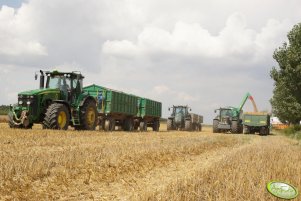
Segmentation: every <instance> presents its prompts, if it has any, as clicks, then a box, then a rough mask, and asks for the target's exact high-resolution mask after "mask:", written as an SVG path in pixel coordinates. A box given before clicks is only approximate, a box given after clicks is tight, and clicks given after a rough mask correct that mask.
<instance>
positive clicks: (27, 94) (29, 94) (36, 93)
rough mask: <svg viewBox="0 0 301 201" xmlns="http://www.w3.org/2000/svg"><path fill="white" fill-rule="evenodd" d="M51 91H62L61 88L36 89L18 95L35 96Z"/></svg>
mask: <svg viewBox="0 0 301 201" xmlns="http://www.w3.org/2000/svg"><path fill="white" fill-rule="evenodd" d="M51 92H52V93H60V90H59V89H34V90H29V91H23V92H20V93H19V94H18V95H19V96H20V95H22V96H33V95H40V94H44V93H51Z"/></svg>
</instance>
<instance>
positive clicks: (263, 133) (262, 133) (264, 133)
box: [259, 127, 267, 135]
mask: <svg viewBox="0 0 301 201" xmlns="http://www.w3.org/2000/svg"><path fill="white" fill-rule="evenodd" d="M259 134H260V135H267V129H266V127H261V128H260V130H259Z"/></svg>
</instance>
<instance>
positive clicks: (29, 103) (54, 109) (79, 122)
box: [8, 70, 98, 130]
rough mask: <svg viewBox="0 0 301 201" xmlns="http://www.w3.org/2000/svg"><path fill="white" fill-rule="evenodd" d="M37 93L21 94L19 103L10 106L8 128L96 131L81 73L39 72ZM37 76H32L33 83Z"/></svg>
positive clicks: (92, 107) (93, 104) (92, 106)
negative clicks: (40, 127)
mask: <svg viewBox="0 0 301 201" xmlns="http://www.w3.org/2000/svg"><path fill="white" fill-rule="evenodd" d="M40 73H41V74H40V89H36V90H30V91H25V92H21V93H19V94H18V103H17V104H15V105H13V106H12V105H11V106H10V111H9V113H8V116H9V126H10V127H11V128H24V129H30V128H32V126H33V124H35V123H38V124H42V126H43V128H44V129H61V130H66V129H68V126H72V127H74V128H75V129H77V130H95V127H96V125H97V123H98V113H97V109H96V108H97V105H96V104H97V103H96V101H95V98H93V97H92V96H90V95H89V94H88V93H87V92H84V91H83V79H84V76H83V75H82V74H81V73H80V72H58V71H56V70H55V71H45V72H43V71H42V70H40ZM37 77H38V75H37V74H35V79H37Z"/></svg>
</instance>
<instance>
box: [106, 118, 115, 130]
mask: <svg viewBox="0 0 301 201" xmlns="http://www.w3.org/2000/svg"><path fill="white" fill-rule="evenodd" d="M104 130H105V131H114V130H115V119H113V118H108V119H106V120H105V121H104Z"/></svg>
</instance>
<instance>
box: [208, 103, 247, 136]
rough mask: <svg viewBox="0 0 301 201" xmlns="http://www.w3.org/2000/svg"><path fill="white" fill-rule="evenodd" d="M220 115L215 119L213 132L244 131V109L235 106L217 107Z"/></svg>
mask: <svg viewBox="0 0 301 201" xmlns="http://www.w3.org/2000/svg"><path fill="white" fill-rule="evenodd" d="M217 111H219V112H218V115H217V116H216V117H215V118H214V119H213V133H220V132H228V131H230V132H231V133H242V130H243V125H242V120H241V115H242V111H240V110H239V109H238V108H235V107H226V108H219V109H216V110H215V112H217Z"/></svg>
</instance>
